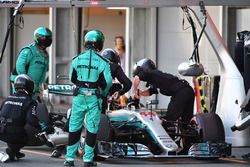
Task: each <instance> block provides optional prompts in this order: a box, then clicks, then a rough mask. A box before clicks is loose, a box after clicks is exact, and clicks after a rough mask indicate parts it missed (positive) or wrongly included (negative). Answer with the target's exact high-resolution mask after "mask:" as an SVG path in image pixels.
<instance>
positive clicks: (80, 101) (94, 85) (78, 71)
mask: <svg viewBox="0 0 250 167" xmlns="http://www.w3.org/2000/svg"><path fill="white" fill-rule="evenodd" d="M69 75H70V80H71V81H72V82H73V83H74V84H75V85H76V88H75V90H74V98H73V101H72V112H71V116H70V120H69V142H68V147H67V153H66V161H74V159H75V158H76V151H77V150H78V146H79V143H80V136H81V132H82V126H83V122H84V119H85V125H86V127H85V128H86V140H85V154H84V156H83V161H84V162H91V161H93V158H94V149H95V144H96V134H97V131H98V127H99V122H100V117H101V106H102V99H101V98H100V97H101V96H106V94H107V93H108V91H109V88H110V87H111V85H112V76H111V72H110V66H109V63H108V60H107V59H105V58H103V57H101V56H100V55H99V54H98V53H97V52H96V51H95V50H92V49H89V50H87V51H86V52H84V53H82V54H80V55H78V56H77V57H75V58H73V60H72V65H71V68H70V74H69Z"/></svg>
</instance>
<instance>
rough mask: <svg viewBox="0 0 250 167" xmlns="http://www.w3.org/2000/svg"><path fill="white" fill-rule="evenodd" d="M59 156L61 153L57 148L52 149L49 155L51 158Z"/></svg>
mask: <svg viewBox="0 0 250 167" xmlns="http://www.w3.org/2000/svg"><path fill="white" fill-rule="evenodd" d="M60 156H62V153H61V152H60V151H58V150H54V151H53V152H52V153H51V157H52V158H58V157H60Z"/></svg>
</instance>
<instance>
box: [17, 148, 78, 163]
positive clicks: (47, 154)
mask: <svg viewBox="0 0 250 167" xmlns="http://www.w3.org/2000/svg"><path fill="white" fill-rule="evenodd" d="M21 151H23V152H26V153H31V154H36V155H45V156H49V157H50V156H51V153H45V152H39V151H32V150H27V149H22V150H21ZM56 159H65V157H64V156H61V158H56ZM76 160H77V161H83V160H82V158H80V157H77V158H76Z"/></svg>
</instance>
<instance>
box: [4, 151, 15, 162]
mask: <svg viewBox="0 0 250 167" xmlns="http://www.w3.org/2000/svg"><path fill="white" fill-rule="evenodd" d="M6 153H7V154H8V155H9V160H10V161H15V160H16V159H15V153H14V152H13V151H12V150H11V149H10V148H6Z"/></svg>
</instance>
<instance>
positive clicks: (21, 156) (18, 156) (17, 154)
mask: <svg viewBox="0 0 250 167" xmlns="http://www.w3.org/2000/svg"><path fill="white" fill-rule="evenodd" d="M16 157H17V159H20V158H23V157H25V154H24V153H21V152H17V153H16Z"/></svg>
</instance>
